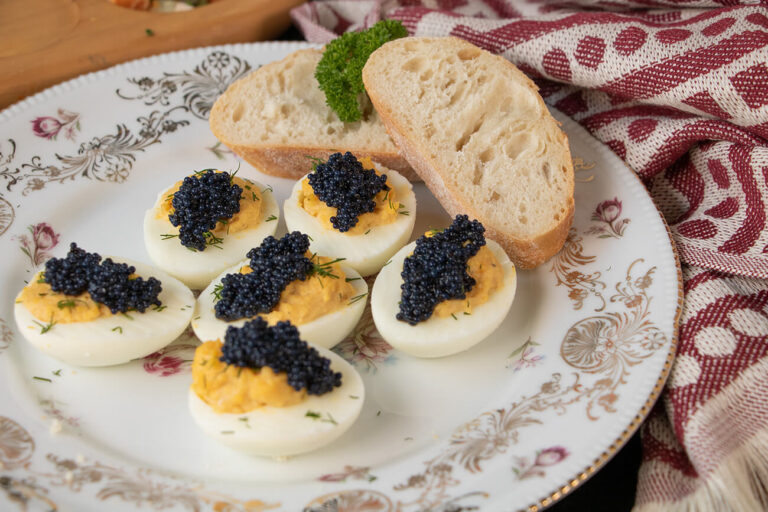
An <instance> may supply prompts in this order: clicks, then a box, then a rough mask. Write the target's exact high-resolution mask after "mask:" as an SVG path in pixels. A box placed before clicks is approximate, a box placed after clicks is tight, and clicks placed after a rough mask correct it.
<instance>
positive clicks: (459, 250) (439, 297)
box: [397, 215, 485, 325]
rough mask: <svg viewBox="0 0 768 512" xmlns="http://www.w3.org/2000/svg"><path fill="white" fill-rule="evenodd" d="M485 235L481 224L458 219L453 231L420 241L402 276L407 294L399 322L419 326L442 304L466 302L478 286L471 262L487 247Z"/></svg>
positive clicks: (445, 231) (403, 288) (406, 262)
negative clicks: (469, 265)
mask: <svg viewBox="0 0 768 512" xmlns="http://www.w3.org/2000/svg"><path fill="white" fill-rule="evenodd" d="M483 233H485V228H484V227H483V225H482V224H480V222H478V221H477V220H473V221H470V220H469V217H467V216H466V215H457V216H456V218H455V219H453V223H452V224H451V226H450V227H449V228H447V229H445V230H444V231H441V232H435V233H434V235H433V236H431V237H427V236H422V237H420V238H419V239H418V240H416V249H414V251H413V254H412V255H411V256H408V257H407V258H405V261H404V262H403V271H402V273H401V274H400V275H401V276H402V277H403V284H402V285H401V286H400V288H401V289H402V291H403V292H402V298H401V301H400V312H399V313H398V314H397V319H398V320H401V321H405V322H408V323H409V324H411V325H416V324H417V323H419V322H423V321H424V320H427V319H428V318H429V317H430V316H432V313H433V311H434V310H435V306H437V305H438V304H439V303H440V302H443V301H446V300H450V299H464V298H466V292H468V291H470V290H471V289H472V287H473V286H475V280H474V278H472V277H471V276H470V275H469V274H468V273H467V261H468V260H469V258H471V257H472V256H474V255H475V254H477V251H479V250H480V248H481V247H482V246H484V245H485V237H484V236H483Z"/></svg>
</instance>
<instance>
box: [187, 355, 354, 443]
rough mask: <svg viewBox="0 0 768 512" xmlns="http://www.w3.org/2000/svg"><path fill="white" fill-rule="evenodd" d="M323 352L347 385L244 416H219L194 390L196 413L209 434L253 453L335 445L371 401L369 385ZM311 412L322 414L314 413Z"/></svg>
mask: <svg viewBox="0 0 768 512" xmlns="http://www.w3.org/2000/svg"><path fill="white" fill-rule="evenodd" d="M316 348H317V347H316ZM317 350H318V352H319V353H320V355H322V356H323V357H326V358H328V359H330V360H331V368H332V369H333V370H334V371H337V372H341V374H342V377H341V386H340V387H338V388H335V389H334V390H333V391H332V392H330V393H327V394H324V395H320V396H314V395H308V396H307V398H306V399H305V400H304V401H302V402H301V403H298V404H295V405H292V406H288V407H270V406H265V407H260V408H259V409H257V410H254V411H250V412H246V413H241V414H230V413H223V414H219V413H216V412H214V411H213V409H211V408H210V406H208V404H206V403H205V402H203V401H202V400H201V399H200V397H198V396H197V394H196V393H195V392H194V391H193V390H192V389H191V388H190V390H189V394H188V402H189V409H190V414H191V415H192V417H193V418H194V420H195V422H196V423H197V425H198V426H199V427H200V429H201V430H202V431H203V432H204V433H205V434H207V435H209V436H211V437H212V438H213V439H215V440H216V441H218V442H220V443H222V444H224V445H227V446H229V447H230V448H233V449H235V450H238V451H241V452H244V453H250V454H252V455H262V456H274V457H277V456H289V455H298V454H300V453H306V452H308V451H312V450H316V449H319V448H321V447H323V446H326V445H328V444H330V443H332V442H333V441H335V440H336V439H338V438H339V437H340V436H341V435H342V434H344V433H345V432H346V431H347V430H348V429H349V428H350V427H351V426H352V424H353V423H354V422H355V420H357V418H358V416H359V415H360V411H361V410H362V407H363V402H364V401H365V386H364V385H363V379H362V378H361V377H360V375H359V374H358V373H357V371H356V370H355V369H354V367H353V366H352V365H351V364H349V363H348V362H347V361H345V360H344V359H343V358H341V357H340V356H338V355H337V354H335V353H333V352H331V351H330V350H327V349H323V348H318V349H317ZM352 396H355V397H357V398H351V397H352ZM308 411H312V412H315V413H317V414H319V415H320V416H321V417H320V418H316V419H315V418H312V417H308V416H307V412H308ZM329 414H330V416H328V415H329ZM241 418H248V420H247V421H245V420H243V419H241ZM330 418H332V419H333V421H335V422H336V424H334V423H333V421H331V420H330Z"/></svg>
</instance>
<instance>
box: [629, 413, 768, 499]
mask: <svg viewBox="0 0 768 512" xmlns="http://www.w3.org/2000/svg"><path fill="white" fill-rule="evenodd" d="M662 464H663V463H662ZM654 473H655V476H656V478H659V479H664V480H665V481H667V483H668V485H669V486H670V487H671V488H675V480H678V479H679V478H680V477H682V475H681V473H680V472H679V471H677V470H676V469H674V468H671V467H669V466H666V465H665V469H664V470H662V469H661V468H658V467H657V468H654ZM683 478H686V479H688V478H689V477H683ZM698 480H699V485H698V488H697V489H696V490H695V491H693V492H692V493H690V494H688V495H687V496H684V497H674V498H672V499H674V500H675V501H670V502H660V501H653V502H648V503H643V504H641V505H637V506H635V507H634V508H633V512H704V511H707V512H709V511H712V512H765V511H766V510H768V425H766V426H765V427H764V428H763V429H762V430H761V431H759V432H758V433H757V434H755V435H754V436H753V437H752V438H750V439H749V440H748V441H747V442H745V443H744V444H742V445H741V446H740V447H739V448H738V449H736V450H735V451H734V452H733V453H731V455H729V456H728V457H727V458H726V459H725V460H724V461H723V462H722V463H721V464H720V465H719V466H718V467H717V469H715V470H714V471H713V472H711V473H710V474H708V475H706V476H701V477H699V478H698ZM678 488H679V487H678Z"/></svg>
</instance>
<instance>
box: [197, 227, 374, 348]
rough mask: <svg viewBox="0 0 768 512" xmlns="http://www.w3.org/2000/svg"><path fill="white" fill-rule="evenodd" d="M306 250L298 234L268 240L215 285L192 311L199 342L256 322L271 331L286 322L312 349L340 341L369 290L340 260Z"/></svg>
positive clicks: (304, 240)
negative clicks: (294, 328) (269, 327)
mask: <svg viewBox="0 0 768 512" xmlns="http://www.w3.org/2000/svg"><path fill="white" fill-rule="evenodd" d="M309 244H310V242H309V238H308V237H307V235H304V234H302V233H298V232H293V233H288V234H287V235H285V236H284V237H283V238H282V239H280V240H278V239H275V238H273V237H267V238H266V239H265V240H264V241H263V242H262V244H261V245H260V246H259V247H256V248H254V249H252V250H251V251H250V252H249V253H248V258H250V259H249V260H245V261H242V262H240V263H238V264H237V265H235V266H233V267H231V268H230V269H228V270H226V271H224V272H223V273H222V274H221V275H220V276H218V277H217V278H216V279H214V280H213V282H212V283H211V284H210V285H209V286H208V287H207V288H206V289H205V290H203V291H202V292H201V293H200V296H199V297H198V299H197V303H196V305H195V314H194V320H193V321H192V328H193V329H194V331H195V334H196V335H197V337H198V338H200V339H201V340H216V339H219V340H220V339H223V338H224V335H225V333H226V331H227V328H228V327H230V326H235V327H241V326H243V325H244V324H245V323H246V322H247V321H249V320H251V319H253V318H254V317H257V316H260V317H262V318H264V319H265V320H266V321H267V322H268V323H269V324H270V325H274V324H276V323H277V322H280V321H290V322H291V323H292V324H293V325H295V326H296V327H297V328H298V329H299V332H300V333H301V337H302V339H303V340H305V341H307V342H309V343H311V344H312V345H314V346H319V347H325V348H331V347H333V346H334V345H336V344H337V343H339V342H340V341H341V340H343V339H344V338H345V337H346V336H347V334H349V333H350V332H351V331H352V329H354V327H355V325H357V322H358V321H359V320H360V317H361V316H362V314H363V310H364V309H365V304H366V301H367V297H368V284H367V283H366V282H365V280H364V279H363V278H362V277H361V276H360V274H358V273H357V272H356V271H355V270H354V269H352V268H350V267H348V266H346V265H344V263H346V262H345V261H344V260H343V259H341V258H336V259H333V260H332V259H330V258H327V257H322V256H318V255H317V254H313V253H310V252H309Z"/></svg>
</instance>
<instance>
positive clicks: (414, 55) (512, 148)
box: [363, 37, 574, 268]
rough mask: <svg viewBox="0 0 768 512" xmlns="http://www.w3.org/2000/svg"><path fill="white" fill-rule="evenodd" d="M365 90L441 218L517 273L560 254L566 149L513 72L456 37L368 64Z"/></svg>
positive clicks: (568, 213)
mask: <svg viewBox="0 0 768 512" xmlns="http://www.w3.org/2000/svg"><path fill="white" fill-rule="evenodd" d="M363 82H364V84H365V88H366V90H367V91H368V95H369V96H370V98H371V101H372V102H373V105H374V107H375V108H376V110H377V111H378V113H379V115H380V116H381V119H382V121H383V122H384V125H385V126H386V127H387V131H388V132H389V134H390V135H391V136H392V139H393V140H394V141H395V143H396V144H397V145H398V147H399V148H400V150H401V151H402V152H403V154H404V155H405V157H406V158H407V159H408V162H410V164H411V166H412V167H413V169H414V170H415V171H416V172H417V173H418V174H419V176H421V178H422V179H423V180H424V182H425V183H426V184H427V187H429V189H430V190H431V191H432V193H433V194H435V196H436V197H437V199H438V200H439V201H440V203H441V204H442V205H443V207H444V208H445V209H446V210H447V211H448V213H450V214H451V215H456V214H459V213H466V214H468V215H469V216H470V217H472V218H476V219H478V220H479V221H480V222H482V223H483V225H484V226H485V227H486V234H487V235H488V236H489V237H490V238H492V239H493V240H496V241H497V242H498V243H499V244H500V245H501V246H502V247H504V249H505V250H506V252H507V254H509V256H510V258H511V259H512V261H514V263H515V265H517V266H519V267H522V268H533V267H535V266H537V265H539V264H541V263H543V262H544V261H546V260H547V259H549V258H550V257H551V256H552V255H554V254H555V253H557V252H558V251H559V250H560V248H561V247H562V246H563V243H564V242H565V238H566V236H567V234H568V229H569V228H570V226H571V222H572V221H573V206H574V203H573V184H574V178H573V163H572V161H571V153H570V150H569V148H568V139H567V137H566V136H565V134H564V133H563V132H562V130H560V128H559V124H558V123H557V121H555V119H554V118H553V117H552V116H551V115H550V113H549V111H548V110H547V107H546V105H544V102H543V101H542V99H541V96H539V94H538V90H537V88H536V86H535V85H534V83H533V82H531V80H529V79H528V77H526V76H525V75H524V74H523V73H522V72H521V71H520V70H519V69H517V68H516V67H515V66H514V65H513V64H512V63H510V62H509V61H507V60H505V59H503V58H501V57H498V56H495V55H492V54H490V53H488V52H486V51H484V50H481V49H480V48H477V47H476V46H474V45H472V44H470V43H468V42H466V41H463V40H461V39H457V38H453V37H441V38H413V37H411V38H403V39H397V40H395V41H391V42H389V43H386V44H385V45H383V46H382V47H381V48H379V49H378V50H376V51H375V52H374V53H373V54H372V55H371V57H370V58H369V59H368V62H367V63H366V65H365V67H364V68H363Z"/></svg>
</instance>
